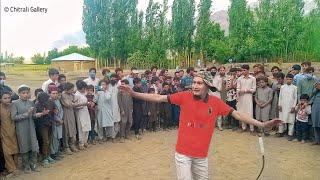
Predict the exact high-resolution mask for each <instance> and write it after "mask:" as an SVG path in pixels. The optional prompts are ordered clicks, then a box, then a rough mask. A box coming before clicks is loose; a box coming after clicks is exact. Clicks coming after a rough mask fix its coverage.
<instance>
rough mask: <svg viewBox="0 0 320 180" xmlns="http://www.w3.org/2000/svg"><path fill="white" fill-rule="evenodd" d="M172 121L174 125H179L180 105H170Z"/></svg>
mask: <svg viewBox="0 0 320 180" xmlns="http://www.w3.org/2000/svg"><path fill="white" fill-rule="evenodd" d="M171 113H172V121H173V125H174V126H178V125H179V116H180V107H179V106H177V105H171Z"/></svg>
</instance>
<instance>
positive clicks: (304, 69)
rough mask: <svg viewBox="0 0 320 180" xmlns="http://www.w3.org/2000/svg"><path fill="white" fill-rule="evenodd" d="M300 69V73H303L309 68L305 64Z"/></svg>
mask: <svg viewBox="0 0 320 180" xmlns="http://www.w3.org/2000/svg"><path fill="white" fill-rule="evenodd" d="M301 67H302V72H305V71H306V69H307V68H308V67H309V66H308V65H306V64H303V65H302V66H301Z"/></svg>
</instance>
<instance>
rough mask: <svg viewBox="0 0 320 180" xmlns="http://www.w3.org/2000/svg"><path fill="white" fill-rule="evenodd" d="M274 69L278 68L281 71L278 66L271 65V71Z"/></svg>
mask: <svg viewBox="0 0 320 180" xmlns="http://www.w3.org/2000/svg"><path fill="white" fill-rule="evenodd" d="M274 69H278V71H279V72H280V71H281V69H280V68H279V67H278V66H272V68H271V71H273V70H274Z"/></svg>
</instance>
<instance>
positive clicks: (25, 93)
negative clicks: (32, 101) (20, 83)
mask: <svg viewBox="0 0 320 180" xmlns="http://www.w3.org/2000/svg"><path fill="white" fill-rule="evenodd" d="M19 96H20V98H21V99H22V100H25V101H26V100H28V99H29V97H30V91H29V90H25V91H21V92H20V93H19Z"/></svg>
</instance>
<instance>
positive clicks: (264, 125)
mask: <svg viewBox="0 0 320 180" xmlns="http://www.w3.org/2000/svg"><path fill="white" fill-rule="evenodd" d="M231 116H232V117H234V118H235V119H237V120H239V121H242V122H244V123H247V124H251V125H254V126H257V127H261V128H268V127H273V126H276V125H278V124H279V123H281V122H282V121H281V120H280V119H273V120H271V121H266V122H260V121H258V120H255V119H253V118H252V117H250V116H249V115H248V114H246V113H241V112H239V111H236V110H234V111H232V113H231Z"/></svg>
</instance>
